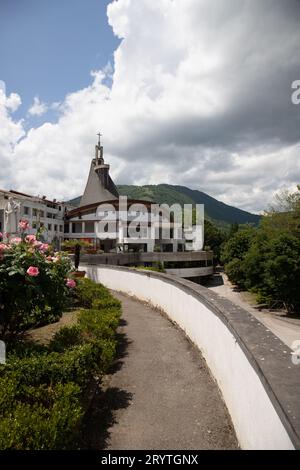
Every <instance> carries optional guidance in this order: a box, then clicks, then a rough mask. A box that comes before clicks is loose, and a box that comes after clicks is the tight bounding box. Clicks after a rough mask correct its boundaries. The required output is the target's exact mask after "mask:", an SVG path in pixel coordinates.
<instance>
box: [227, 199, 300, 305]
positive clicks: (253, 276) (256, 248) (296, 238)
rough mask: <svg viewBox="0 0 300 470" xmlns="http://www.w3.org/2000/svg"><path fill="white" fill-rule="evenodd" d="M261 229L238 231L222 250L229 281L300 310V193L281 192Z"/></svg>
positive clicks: (261, 297) (262, 298)
mask: <svg viewBox="0 0 300 470" xmlns="http://www.w3.org/2000/svg"><path fill="white" fill-rule="evenodd" d="M278 200H279V201H280V204H281V206H282V207H284V211H282V210H276V209H274V208H273V209H272V211H270V212H268V213H267V214H266V217H265V218H264V220H263V221H262V223H261V225H260V227H259V228H258V229H253V228H247V229H245V230H241V229H240V230H238V231H235V233H233V234H232V236H231V238H229V240H228V241H227V242H226V243H225V244H224V245H223V247H222V255H221V257H222V260H223V262H224V263H225V271H226V273H227V274H228V277H229V279H230V280H231V281H232V282H234V283H235V284H237V285H239V286H241V287H243V288H246V289H249V290H251V291H253V292H255V293H256V294H257V298H258V300H259V301H260V302H265V303H266V304H267V305H269V306H276V307H284V308H285V309H286V310H287V311H288V312H297V311H298V312H299V310H300V288H299V287H300V230H299V227H300V192H299V191H298V192H295V193H292V194H289V193H287V192H284V193H282V194H281V195H280V196H279V197H278Z"/></svg>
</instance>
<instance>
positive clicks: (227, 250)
mask: <svg viewBox="0 0 300 470" xmlns="http://www.w3.org/2000/svg"><path fill="white" fill-rule="evenodd" d="M254 236H255V229H254V228H252V227H249V226H248V227H245V228H244V229H243V230H239V231H237V232H236V233H235V235H234V236H232V237H231V238H229V240H228V241H227V242H226V243H224V245H223V247H222V250H221V260H222V262H223V263H225V264H227V263H229V262H230V261H232V260H233V259H239V260H242V259H244V257H245V256H246V254H247V252H248V250H249V248H250V245H251V243H252V240H253V238H254Z"/></svg>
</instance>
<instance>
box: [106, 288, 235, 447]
mask: <svg viewBox="0 0 300 470" xmlns="http://www.w3.org/2000/svg"><path fill="white" fill-rule="evenodd" d="M114 295H115V296H116V297H117V298H118V299H120V300H121V301H122V307H123V326H122V327H121V331H120V333H121V335H123V339H124V341H125V343H126V348H125V349H124V351H123V357H121V359H120V363H119V365H118V366H117V368H116V369H117V370H116V372H115V373H114V374H112V375H111V377H110V380H109V383H108V387H107V392H106V393H108V395H109V394H110V390H111V391H115V392H116V393H117V395H118V396H122V395H123V396H124V395H125V396H126V397H127V398H128V397H129V398H128V400H127V402H126V403H124V404H123V405H122V406H115V407H114V408H115V409H114V411H113V417H112V420H111V423H110V424H111V425H110V426H109V427H108V429H107V437H106V440H105V446H104V447H105V448H106V449H112V450H115V449H147V450H151V449H180V450H181V449H182V450H185V449H232V448H237V447H238V444H237V441H236V437H235V434H234V431H233V428H232V424H231V420H230V417H229V415H228V412H227V410H226V407H225V405H224V403H223V401H222V398H221V396H220V392H219V389H218V387H217V386H216V384H215V382H214V380H213V379H212V377H211V376H210V374H209V372H208V369H207V367H206V364H205V361H204V360H203V358H202V356H201V354H200V353H199V351H198V350H197V349H196V348H195V347H194V346H193V345H192V344H190V342H189V341H188V340H187V339H186V337H185V335H184V333H183V332H182V331H181V330H179V329H177V327H175V326H174V325H173V324H172V323H171V322H170V321H169V320H168V319H167V318H165V317H164V316H163V315H162V314H161V313H160V312H159V311H157V310H155V309H153V308H150V307H149V306H148V305H145V304H143V303H142V302H140V301H137V300H135V299H132V298H129V297H127V296H124V295H121V294H118V293H114ZM115 401H116V400H115ZM115 405H116V403H115Z"/></svg>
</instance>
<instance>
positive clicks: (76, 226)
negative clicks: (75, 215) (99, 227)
mask: <svg viewBox="0 0 300 470" xmlns="http://www.w3.org/2000/svg"><path fill="white" fill-rule="evenodd" d="M72 233H82V223H81V222H73V223H72Z"/></svg>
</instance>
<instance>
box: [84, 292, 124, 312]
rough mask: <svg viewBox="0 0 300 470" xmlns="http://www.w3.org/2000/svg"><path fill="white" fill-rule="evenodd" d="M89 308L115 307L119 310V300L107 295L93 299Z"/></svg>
mask: <svg viewBox="0 0 300 470" xmlns="http://www.w3.org/2000/svg"><path fill="white" fill-rule="evenodd" d="M91 308H92V309H93V310H95V309H96V310H103V309H111V308H115V309H118V310H121V302H120V301H119V300H118V299H116V298H115V297H113V296H112V295H110V296H109V297H108V296H107V297H103V298H102V299H96V300H93V302H92V305H91Z"/></svg>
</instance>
